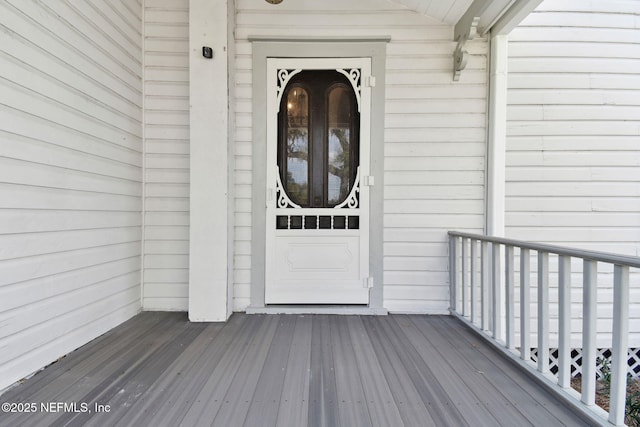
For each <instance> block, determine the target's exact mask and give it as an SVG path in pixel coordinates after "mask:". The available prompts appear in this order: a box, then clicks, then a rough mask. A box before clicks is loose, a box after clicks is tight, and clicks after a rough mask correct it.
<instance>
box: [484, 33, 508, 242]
mask: <svg viewBox="0 0 640 427" xmlns="http://www.w3.org/2000/svg"><path fill="white" fill-rule="evenodd" d="M507 45H508V36H507V35H496V36H493V37H491V51H490V52H491V53H490V57H491V58H490V65H489V67H490V68H489V111H488V120H487V127H488V135H487V199H486V200H487V207H486V215H487V216H486V233H487V235H489V236H499V237H502V236H504V232H505V179H506V149H507V61H508V52H507Z"/></svg>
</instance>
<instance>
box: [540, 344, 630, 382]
mask: <svg viewBox="0 0 640 427" xmlns="http://www.w3.org/2000/svg"><path fill="white" fill-rule="evenodd" d="M596 355H597V357H596V360H597V362H596V375H597V377H598V378H601V377H602V376H603V368H605V367H610V366H611V349H608V348H599V349H597V350H596ZM531 360H532V361H533V362H535V363H537V362H538V349H537V348H532V349H531ZM627 364H628V368H627V373H628V374H629V375H630V376H631V377H632V378H640V348H630V349H629V352H628V353H627ZM549 370H550V371H551V372H552V373H553V374H557V373H558V349H557V348H551V349H549ZM581 373H582V349H581V348H573V349H571V376H572V377H575V376H578V375H580V374H581Z"/></svg>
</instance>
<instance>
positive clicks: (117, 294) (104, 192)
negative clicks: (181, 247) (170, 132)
mask: <svg viewBox="0 0 640 427" xmlns="http://www.w3.org/2000/svg"><path fill="white" fill-rule="evenodd" d="M0 30H1V31H0V325H2V326H1V327H0V390H1V389H3V388H5V387H7V386H9V385H10V384H12V383H14V382H15V381H17V380H19V379H21V378H22V377H24V376H26V375H29V374H30V373H32V372H34V371H35V370H37V369H39V368H41V367H43V366H45V365H47V364H48V363H51V362H53V361H55V360H56V359H57V358H59V357H60V356H62V355H64V354H66V353H68V352H70V351H72V350H74V349H75V348H77V347H79V346H81V345H83V344H85V343H86V342H88V341H89V340H91V339H93V338H95V337H97V336H99V335H100V334H102V333H104V332H106V331H107V330H109V329H111V328H112V327H114V326H116V325H117V324H119V323H121V322H123V321H124V320H126V319H128V318H129V317H131V316H132V315H134V314H135V313H136V312H138V311H139V310H140V307H141V304H140V263H141V261H140V255H141V243H140V242H141V226H142V222H141V210H142V204H141V194H142V185H141V182H142V155H141V152H142V127H141V120H142V115H141V105H142V81H141V73H142V68H141V61H140V58H141V7H140V4H139V3H137V2H136V1H133V0H127V1H124V0H123V1H121V2H109V1H95V2H71V3H68V2H25V1H18V0H8V1H4V2H1V3H0Z"/></svg>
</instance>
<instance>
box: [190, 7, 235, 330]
mask: <svg viewBox="0 0 640 427" xmlns="http://www.w3.org/2000/svg"><path fill="white" fill-rule="evenodd" d="M227 37H228V34H227V1H226V0H190V1H189V79H190V89H189V96H190V105H191V109H190V127H191V129H190V132H191V145H190V149H191V151H190V159H191V166H190V185H191V189H190V231H189V319H190V320H191V321H225V320H227V318H228V317H229V315H230V314H231V312H230V309H229V306H230V305H229V298H230V293H229V292H228V288H227V277H228V270H227V269H228V256H229V255H228V253H227V243H228V238H229V237H228V233H227V227H228V220H229V217H228V210H227V206H228V204H229V203H230V201H229V198H228V197H229V191H228V183H229V181H228V173H229V171H228V169H229V163H228V157H227V146H228V130H229V127H228V120H229V108H228V71H227V70H228V67H227V64H228V58H227V51H228V49H227V40H228V39H227ZM203 46H209V47H211V48H213V53H214V54H213V58H212V59H207V58H205V57H204V56H203V53H202V47H203Z"/></svg>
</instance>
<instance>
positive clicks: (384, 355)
mask: <svg viewBox="0 0 640 427" xmlns="http://www.w3.org/2000/svg"><path fill="white" fill-rule="evenodd" d="M0 402H15V403H18V402H22V403H25V402H34V403H36V404H37V405H38V408H39V405H40V402H44V403H49V402H64V403H68V404H71V403H76V404H77V405H78V406H79V405H80V404H81V403H85V404H87V405H88V407H89V408H90V409H93V407H94V406H93V405H94V404H95V403H101V404H104V405H109V407H110V412H108V413H95V412H93V411H92V412H74V411H66V412H65V411H64V410H63V411H61V412H52V413H46V412H43V411H41V410H40V409H38V411H37V412H36V413H31V414H6V413H0V426H20V425H25V426H30V427H31V426H38V425H42V426H50V425H55V426H58V425H60V426H62V425H68V426H85V425H95V426H140V425H157V426H178V425H183V426H202V425H207V426H209V425H214V426H215V425H220V426H223V425H224V426H249V427H251V426H261V427H262V426H275V425H278V426H305V425H308V426H332V427H333V426H349V427H350V426H394V427H395V426H403V425H404V426H431V425H434V426H464V425H469V426H480V425H487V426H497V425H505V426H507V425H509V426H513V425H522V426H525V425H534V426H540V425H544V426H579V425H587V423H586V422H585V421H583V420H581V419H580V418H578V417H577V415H576V414H574V413H573V412H572V411H571V410H570V409H569V408H567V407H565V406H563V405H562V404H561V403H559V402H558V401H557V400H556V399H554V398H553V397H552V396H551V395H550V394H549V393H548V392H546V390H544V388H542V387H540V386H539V385H537V384H535V383H532V382H531V381H530V380H529V378H528V377H527V376H526V375H525V374H524V373H523V372H521V371H520V370H519V369H518V368H517V367H516V366H515V365H513V364H511V363H509V362H508V361H506V360H505V359H504V358H503V357H502V356H501V355H499V354H498V353H497V352H496V351H495V350H494V349H492V348H491V347H489V346H488V345H486V344H485V343H484V342H483V341H482V340H480V339H479V338H478V337H477V336H476V335H475V332H473V331H471V330H470V329H468V328H467V327H466V326H464V325H463V324H462V323H461V322H459V321H458V320H457V319H454V318H451V317H447V316H415V315H413V316H408V315H390V316H377V317H376V316H331V315H305V316H300V315H245V314H234V315H233V316H232V318H231V319H230V320H229V321H228V322H227V323H224V324H220V323H216V324H202V323H189V322H188V320H187V318H186V316H185V315H184V313H142V314H140V315H138V316H136V317H135V318H133V319H131V320H130V321H128V322H126V323H125V324H123V325H121V326H120V327H118V328H116V329H114V330H112V331H110V332H108V333H107V334H105V335H103V336H102V337H100V338H98V339H96V340H94V341H92V342H91V343H89V344H87V345H86V346H84V347H82V348H80V349H78V350H77V351H75V352H73V353H71V354H69V355H68V356H67V357H65V358H63V359H61V360H60V361H59V362H58V363H55V364H53V365H51V366H49V367H47V368H46V369H45V370H43V371H42V372H40V373H38V374H37V375H35V376H34V377H32V378H30V379H28V380H26V381H25V382H24V383H23V384H21V385H19V386H16V387H15V388H13V389H11V390H9V391H8V392H6V393H5V394H3V395H2V396H0Z"/></svg>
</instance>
